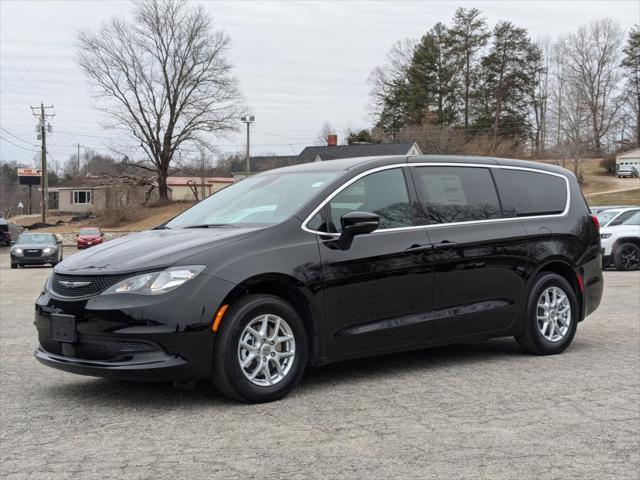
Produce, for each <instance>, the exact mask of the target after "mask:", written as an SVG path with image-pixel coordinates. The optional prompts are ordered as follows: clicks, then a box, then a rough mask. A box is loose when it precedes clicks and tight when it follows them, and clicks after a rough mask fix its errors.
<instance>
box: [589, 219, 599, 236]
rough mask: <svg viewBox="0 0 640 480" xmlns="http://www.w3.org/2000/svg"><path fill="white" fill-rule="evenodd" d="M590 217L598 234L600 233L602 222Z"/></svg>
mask: <svg viewBox="0 0 640 480" xmlns="http://www.w3.org/2000/svg"><path fill="white" fill-rule="evenodd" d="M589 216H590V217H591V221H592V222H593V224H594V225H595V227H596V232H598V233H600V221H599V220H598V217H597V216H595V215H589Z"/></svg>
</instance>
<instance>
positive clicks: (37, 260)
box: [11, 253, 57, 265]
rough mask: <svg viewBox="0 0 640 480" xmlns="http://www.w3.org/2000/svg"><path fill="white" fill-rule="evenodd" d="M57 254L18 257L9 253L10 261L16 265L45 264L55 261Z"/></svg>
mask: <svg viewBox="0 0 640 480" xmlns="http://www.w3.org/2000/svg"><path fill="white" fill-rule="evenodd" d="M56 261H57V254H55V253H54V254H52V255H47V256H46V257H18V256H16V255H11V263H13V264H16V265H46V264H47V263H55V262H56Z"/></svg>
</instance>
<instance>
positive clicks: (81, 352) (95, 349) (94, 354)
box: [74, 343, 115, 360]
mask: <svg viewBox="0 0 640 480" xmlns="http://www.w3.org/2000/svg"><path fill="white" fill-rule="evenodd" d="M74 350H75V351H76V354H75V357H76V358H82V359H85V360H108V359H110V358H112V357H114V356H115V354H114V353H115V352H113V351H112V350H111V349H110V348H109V347H108V346H106V345H100V344H98V343H78V344H76V345H74Z"/></svg>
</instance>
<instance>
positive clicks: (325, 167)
mask: <svg viewBox="0 0 640 480" xmlns="http://www.w3.org/2000/svg"><path fill="white" fill-rule="evenodd" d="M333 148H335V147H333ZM439 162H442V163H460V164H489V165H504V166H512V167H525V168H534V169H536V170H544V171H548V172H555V173H560V174H561V175H564V176H573V173H571V172H570V171H569V170H567V169H565V168H562V167H559V166H557V165H552V164H548V163H542V162H533V161H530V160H517V159H510V158H494V157H473V156H464V155H412V156H407V155H390V156H386V157H384V156H383V157H380V156H377V157H357V158H342V159H336V160H328V161H326V162H312V163H304V164H300V165H293V166H290V167H284V168H278V169H276V170H269V171H266V172H263V173H261V174H260V175H269V174H272V173H287V172H301V171H341V170H352V169H362V170H368V169H370V168H376V167H382V166H386V165H392V164H401V163H409V164H412V163H439Z"/></svg>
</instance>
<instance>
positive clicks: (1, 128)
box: [0, 127, 34, 146]
mask: <svg viewBox="0 0 640 480" xmlns="http://www.w3.org/2000/svg"><path fill="white" fill-rule="evenodd" d="M0 130H2V131H3V132H4V133H8V134H9V135H11V136H12V137H13V138H15V139H16V140H20V141H21V142H24V143H26V144H27V145H29V146H34V145H33V144H32V143H31V142H27V141H26V140H23V139H22V138H20V137H18V136H17V135H14V134H13V133H11V132H10V131H9V130H7V129H6V128H4V127H0Z"/></svg>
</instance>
